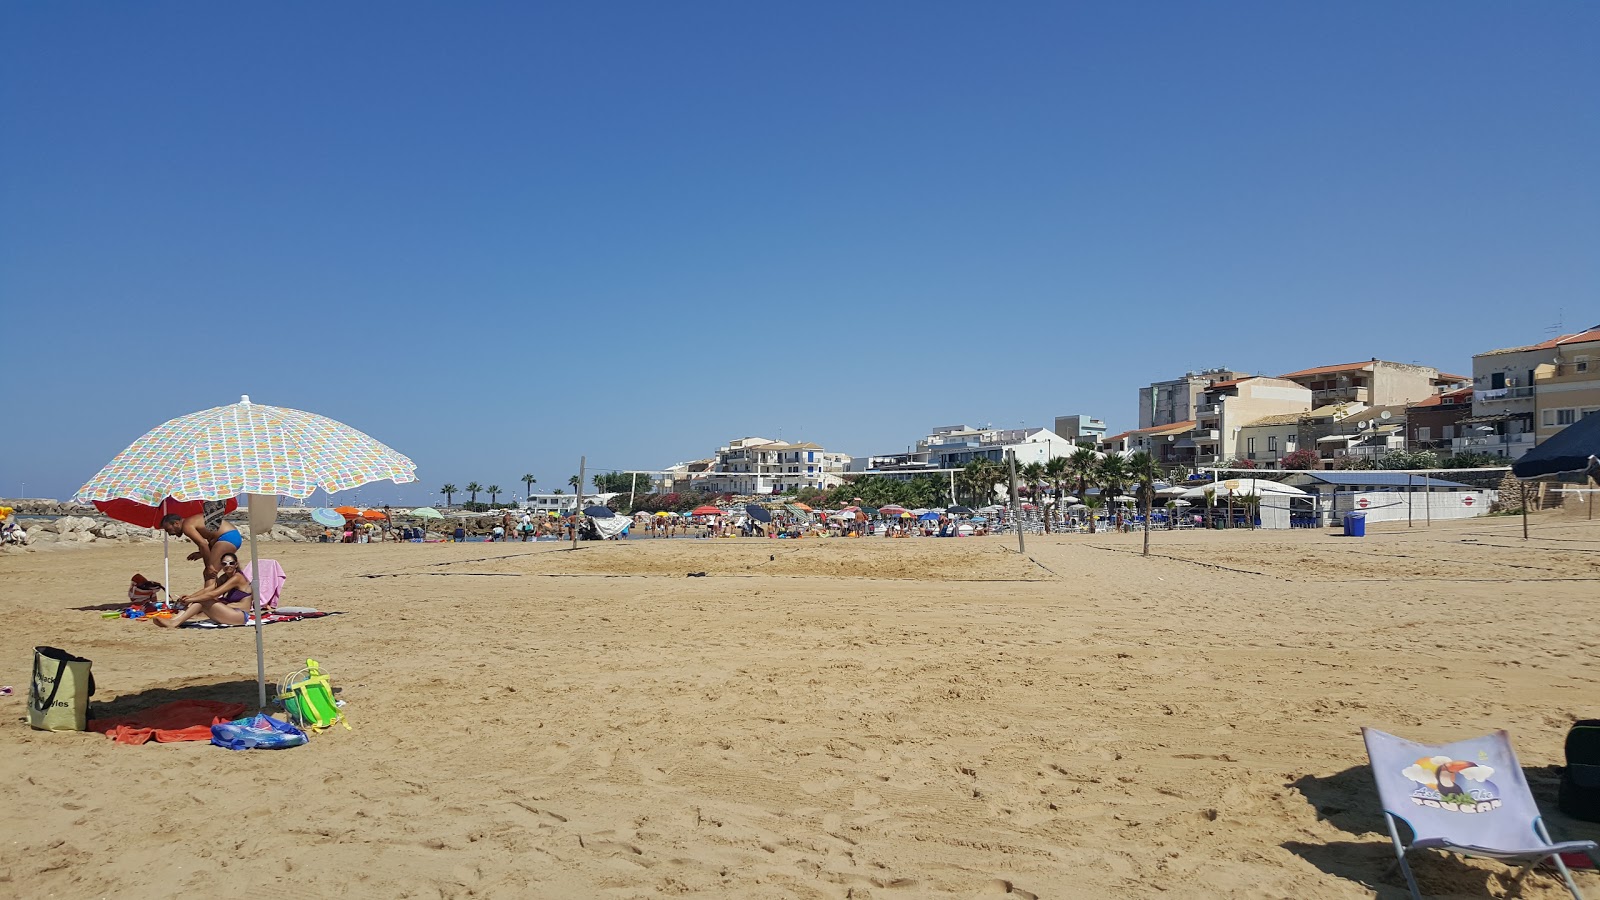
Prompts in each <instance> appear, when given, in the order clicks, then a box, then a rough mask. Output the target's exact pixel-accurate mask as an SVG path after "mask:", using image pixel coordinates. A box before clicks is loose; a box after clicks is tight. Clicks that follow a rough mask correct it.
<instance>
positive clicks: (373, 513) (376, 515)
mask: <svg viewBox="0 0 1600 900" xmlns="http://www.w3.org/2000/svg"><path fill="white" fill-rule="evenodd" d="M361 516H362V518H365V519H387V518H389V516H388V515H387V514H385V513H384V511H383V510H381V509H369V510H367V511H366V512H364V513H362V514H361Z"/></svg>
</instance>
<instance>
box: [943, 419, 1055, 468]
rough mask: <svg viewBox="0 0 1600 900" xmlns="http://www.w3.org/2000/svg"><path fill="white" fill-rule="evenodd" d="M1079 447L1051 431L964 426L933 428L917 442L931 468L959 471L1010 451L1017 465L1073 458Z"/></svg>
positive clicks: (997, 458)
mask: <svg viewBox="0 0 1600 900" xmlns="http://www.w3.org/2000/svg"><path fill="white" fill-rule="evenodd" d="M1077 449H1078V446H1077V444H1074V443H1073V442H1072V441H1069V440H1067V439H1066V438H1063V437H1062V436H1061V435H1059V434H1056V433H1055V432H1054V431H1051V430H1050V429H1048V428H999V429H996V428H990V429H983V430H979V429H976V428H970V427H968V426H965V425H951V426H946V427H943V428H936V429H934V431H933V433H932V434H930V435H928V436H927V437H926V438H924V439H923V440H921V441H918V442H917V451H919V452H923V453H926V454H927V459H928V468H931V469H959V468H961V467H962V466H965V465H966V464H967V463H969V462H972V461H973V460H975V459H987V460H991V461H993V462H1002V461H1004V460H1005V454H1006V451H1007V450H1011V451H1013V452H1015V453H1016V456H1017V465H1019V466H1021V465H1027V464H1028V463H1030V462H1041V463H1042V462H1049V461H1050V459H1051V458H1052V457H1056V456H1071V455H1072V454H1073V452H1074V451H1076V450H1077Z"/></svg>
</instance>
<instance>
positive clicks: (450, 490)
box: [439, 484, 461, 506]
mask: <svg viewBox="0 0 1600 900" xmlns="http://www.w3.org/2000/svg"><path fill="white" fill-rule="evenodd" d="M459 490H461V489H460V488H458V487H456V486H455V485H453V484H447V485H445V486H444V487H442V488H439V493H441V494H443V495H444V505H445V506H450V505H451V504H452V502H453V501H454V499H455V496H456V491H459Z"/></svg>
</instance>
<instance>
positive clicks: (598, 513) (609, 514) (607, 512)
mask: <svg viewBox="0 0 1600 900" xmlns="http://www.w3.org/2000/svg"><path fill="white" fill-rule="evenodd" d="M583 514H584V515H586V516H588V517H589V518H591V519H610V518H614V517H615V516H616V513H615V512H613V511H612V510H611V508H610V507H609V506H585V507H584V508H583Z"/></svg>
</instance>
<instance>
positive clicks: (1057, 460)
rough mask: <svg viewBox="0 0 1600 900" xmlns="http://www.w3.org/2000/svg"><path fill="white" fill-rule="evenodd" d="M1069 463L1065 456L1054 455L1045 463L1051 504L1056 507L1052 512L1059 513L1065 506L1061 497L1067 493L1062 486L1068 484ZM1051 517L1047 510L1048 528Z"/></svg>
mask: <svg viewBox="0 0 1600 900" xmlns="http://www.w3.org/2000/svg"><path fill="white" fill-rule="evenodd" d="M1068 465H1069V463H1068V460H1067V458H1066V457H1065V456H1052V457H1050V461H1049V462H1047V463H1045V464H1044V473H1045V477H1047V478H1049V479H1050V504H1051V506H1052V507H1054V509H1053V510H1052V512H1055V513H1058V514H1059V513H1060V511H1061V509H1062V506H1063V504H1062V503H1061V498H1062V497H1065V496H1066V494H1064V493H1062V491H1061V488H1062V486H1063V485H1064V484H1066V480H1067V475H1068V473H1069V471H1070V470H1069V469H1068ZM1050 518H1051V516H1050V513H1049V512H1047V513H1046V514H1045V519H1044V521H1045V529H1046V530H1049V528H1050Z"/></svg>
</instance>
